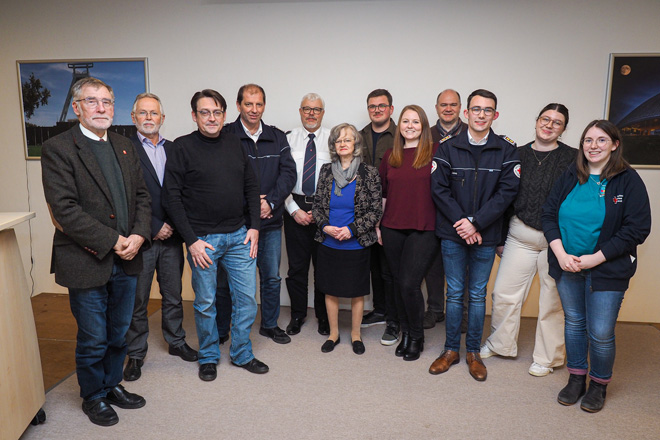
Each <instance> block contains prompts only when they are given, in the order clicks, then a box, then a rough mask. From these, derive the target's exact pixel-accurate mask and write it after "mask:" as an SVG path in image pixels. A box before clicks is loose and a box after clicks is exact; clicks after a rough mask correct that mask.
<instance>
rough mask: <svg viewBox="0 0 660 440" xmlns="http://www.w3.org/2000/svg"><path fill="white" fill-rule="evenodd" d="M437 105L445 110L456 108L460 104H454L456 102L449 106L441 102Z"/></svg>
mask: <svg viewBox="0 0 660 440" xmlns="http://www.w3.org/2000/svg"><path fill="white" fill-rule="evenodd" d="M438 105H439V106H440V108H447V107H451V108H456V107H458V106H459V105H460V104H458V103H456V102H453V103H451V104H447V103H444V102H443V103H442V104H438Z"/></svg>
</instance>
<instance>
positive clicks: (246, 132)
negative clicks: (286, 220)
mask: <svg viewBox="0 0 660 440" xmlns="http://www.w3.org/2000/svg"><path fill="white" fill-rule="evenodd" d="M236 108H237V110H238V112H239V113H240V116H239V117H238V118H237V119H236V121H234V122H233V123H230V124H227V125H226V126H225V128H224V130H226V131H227V132H228V133H234V134H235V135H236V136H238V137H239V138H240V139H241V144H242V145H243V148H244V149H245V151H246V153H247V155H248V158H249V159H250V163H251V164H252V167H253V169H254V172H255V174H257V176H258V177H259V184H260V188H261V189H260V194H261V228H260V230H259V252H258V255H257V267H258V268H259V280H260V283H261V286H260V291H261V326H260V328H259V334H260V335H263V336H266V337H268V338H270V339H272V340H273V341H275V342H277V343H278V344H287V343H289V342H291V338H290V337H289V335H287V334H286V332H285V331H284V330H282V329H281V328H280V327H279V326H278V324H277V319H278V318H279V316H280V286H281V282H282V278H281V277H280V260H281V255H282V214H283V213H284V202H285V200H286V198H287V197H288V196H289V194H291V191H292V190H293V186H294V185H295V184H296V163H295V161H294V160H293V157H292V156H291V148H290V147H289V143H288V141H287V139H286V135H285V134H284V132H283V131H281V130H279V129H277V128H275V127H273V126H270V125H266V124H264V123H263V122H262V121H261V117H262V115H263V113H264V110H265V109H266V93H265V92H264V89H263V88H262V87H261V86H258V85H256V84H246V85H244V86H242V87H241V88H240V89H239V90H238V97H237V98H236ZM246 220H247V221H249V219H246ZM219 277H220V278H219V280H218V281H219V282H218V292H217V299H216V301H217V302H218V304H220V305H221V306H220V307H219V310H220V311H221V313H219V314H218V315H217V324H218V333H219V335H220V342H223V341H224V340H226V338H227V334H228V332H229V324H230V315H229V313H227V311H228V310H231V307H229V308H228V307H223V305H225V304H227V305H228V304H230V302H229V301H230V297H229V286H228V284H227V283H226V281H224V280H223V279H222V278H223V277H224V273H223V272H222V271H219Z"/></svg>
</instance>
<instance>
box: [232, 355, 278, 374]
mask: <svg viewBox="0 0 660 440" xmlns="http://www.w3.org/2000/svg"><path fill="white" fill-rule="evenodd" d="M231 363H232V364H234V365H236V366H237V367H241V368H244V369H246V370H248V371H249V372H250V373H254V374H265V373H268V370H269V368H268V365H266V364H264V363H263V362H261V361H260V360H259V359H257V358H252V360H251V361H250V362H248V363H247V364H243V365H238V364H236V363H234V361H231Z"/></svg>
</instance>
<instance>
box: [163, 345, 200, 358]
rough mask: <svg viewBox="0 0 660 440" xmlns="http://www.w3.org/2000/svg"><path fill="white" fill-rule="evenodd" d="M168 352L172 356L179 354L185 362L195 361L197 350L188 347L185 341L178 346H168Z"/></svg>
mask: <svg viewBox="0 0 660 440" xmlns="http://www.w3.org/2000/svg"><path fill="white" fill-rule="evenodd" d="M169 353H170V354H171V355H172V356H179V357H180V358H181V359H183V360H184V361H187V362H195V361H196V360H197V352H196V351H195V350H193V349H192V348H190V347H189V346H188V344H186V343H185V342H184V343H183V345H181V346H179V347H172V346H170V349H169Z"/></svg>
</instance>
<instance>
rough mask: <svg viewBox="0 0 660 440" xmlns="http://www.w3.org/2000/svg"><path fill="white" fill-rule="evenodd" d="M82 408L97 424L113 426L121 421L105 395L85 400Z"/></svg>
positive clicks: (90, 419)
mask: <svg viewBox="0 0 660 440" xmlns="http://www.w3.org/2000/svg"><path fill="white" fill-rule="evenodd" d="M82 410H83V412H84V413H85V414H87V417H89V421H90V422H92V423H93V424H95V425H99V426H112V425H116V424H117V423H118V422H119V416H118V415H117V413H116V412H115V410H114V409H113V408H112V407H111V406H110V405H108V403H107V402H106V401H105V399H103V397H99V398H98V399H94V400H83V403H82Z"/></svg>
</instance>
